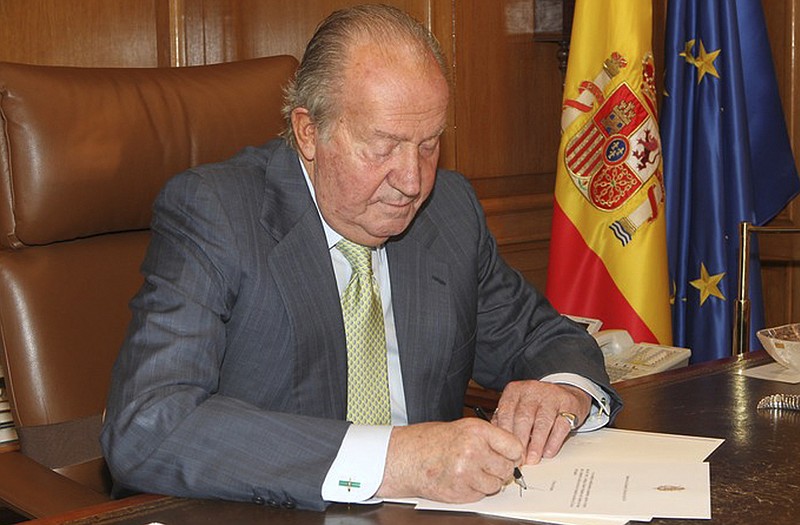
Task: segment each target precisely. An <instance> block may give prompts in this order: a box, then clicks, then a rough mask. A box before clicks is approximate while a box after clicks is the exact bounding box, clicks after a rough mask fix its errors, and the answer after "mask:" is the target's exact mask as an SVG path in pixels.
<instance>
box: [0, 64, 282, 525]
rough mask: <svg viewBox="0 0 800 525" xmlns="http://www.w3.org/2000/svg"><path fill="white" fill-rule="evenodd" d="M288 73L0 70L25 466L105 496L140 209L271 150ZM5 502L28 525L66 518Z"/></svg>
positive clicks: (12, 367)
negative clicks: (253, 149) (105, 431)
mask: <svg viewBox="0 0 800 525" xmlns="http://www.w3.org/2000/svg"><path fill="white" fill-rule="evenodd" d="M296 65H297V62H296V60H295V59H294V58H292V57H288V56H283V57H270V58H264V59H254V60H248V61H242V62H235V63H228V64H219V65H213V66H197V67H188V68H175V69H169V68H158V69H157V68H136V69H134V68H128V69H123V68H112V69H110V68H69V67H54V66H31V65H22V64H8V63H6V64H2V63H0V124H2V127H3V128H2V133H0V337H1V338H2V339H1V343H2V357H1V358H0V364H2V366H3V368H4V370H5V374H6V386H7V389H8V394H9V398H10V401H11V406H12V413H13V415H14V418H15V422H16V425H17V429H18V433H19V435H20V453H21V454H22V455H24V456H27V457H29V458H32V459H34V460H36V461H37V462H38V463H40V464H42V465H44V466H46V467H48V468H50V469H55V470H56V471H58V472H60V473H61V474H63V476H66V477H67V478H70V479H72V480H73V481H77V482H78V483H80V484H82V485H86V486H88V487H91V488H92V489H93V490H94V491H96V492H97V495H98V497H100V498H105V497H107V496H105V495H106V494H107V493H108V490H109V489H110V486H109V479H108V477H107V473H106V471H105V468H104V463H103V461H102V458H101V455H100V448H99V445H98V443H97V436H98V435H99V420H100V416H101V414H102V411H103V407H104V406H105V399H106V393H107V391H108V387H109V378H110V370H111V366H112V364H113V362H114V359H115V357H116V353H117V350H118V348H119V346H120V344H121V343H122V340H123V336H124V332H125V328H126V326H127V323H128V321H129V318H130V314H129V312H128V309H127V302H128V300H129V299H130V298H131V297H132V296H133V294H134V293H135V291H136V289H137V288H138V287H139V286H140V284H141V277H140V275H139V273H138V267H139V264H140V262H141V260H142V257H143V255H144V251H145V249H146V245H147V242H148V232H147V228H148V224H149V221H150V214H151V211H150V207H151V203H152V201H153V199H154V197H155V195H156V193H157V192H158V191H159V189H160V188H161V186H162V185H163V183H164V182H165V181H166V180H167V179H168V178H169V177H170V176H172V175H174V174H175V173H177V172H179V171H182V170H184V169H186V168H188V167H190V166H193V165H196V164H200V163H205V162H212V161H216V160H222V159H224V158H226V157H229V156H230V155H232V154H233V153H234V152H236V151H237V150H239V149H240V148H242V147H244V146H245V145H257V144H261V143H263V142H266V141H267V140H269V139H270V138H273V137H274V136H275V135H276V134H277V132H278V131H279V130H280V129H281V127H282V125H283V122H282V118H281V115H280V107H281V105H282V88H283V85H284V84H285V83H286V80H287V79H288V78H289V76H290V75H291V74H292V73H293V72H294V69H295V68H296ZM20 453H9V454H20ZM2 456H6V454H0V498H4V499H9V498H11V497H13V494H11V492H13V488H12V489H7V488H6V487H3V486H2V485H3V480H4V479H5V480H6V481H9V482H10V483H17V484H18V485H19V486H25V483H24V482H19V481H17V480H16V479H15V478H17V477H18V474H17V473H18V471H19V470H20V468H19V467H18V466H17V467H14V468H15V469H16V470H15V472H17V473H15V474H12V475H11V479H9V476H6V475H4V474H3V468H4V465H5V463H8V461H6V460H7V458H6V459H4V458H3V457H2ZM18 461H19V458H16V459H14V460H13V462H14V464H16V463H17V462H18ZM4 462H5V463H4ZM34 470H36V469H34ZM37 472H38V474H37V475H41V473H40V472H39V471H38V470H37ZM61 482H63V480H61V481H60V483H61ZM36 486H37V487H41V482H40V481H37V484H36ZM38 490H44V489H43V488H39V489H38ZM9 491H11V492H9ZM60 493H61V494H62V495H63V494H68V493H69V491H65V490H63V488H62V489H61V490H60ZM40 496H42V495H40ZM48 497H50V498H53V497H58V495H49V496H48ZM89 499H91V497H89ZM79 500H80V501H79ZM75 502H76V503H77V505H84V504H86V500H81V499H80V498H77V499H76V500H75ZM7 503H8V504H9V505H11V506H12V507H14V508H17V509H18V510H20V511H22V512H24V513H26V514H28V515H32V516H38V515H42V513H44V514H47V513H52V512H56V511H59V510H66V509H69V508H71V507H72V506H76V504H75V503H72V504H71V503H70V502H69V501H64V502H63V505H58V504H53V503H52V501H50V502H49V503H48V504H47V505H44V506H41V507H37V506H36V505H37V504H36V503H35V502H33V503H25V502H13V501H8V502H7ZM26 505H27V506H26ZM61 506H63V508H59V507H61Z"/></svg>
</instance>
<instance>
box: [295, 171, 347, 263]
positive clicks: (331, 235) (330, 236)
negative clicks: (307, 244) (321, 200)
mask: <svg viewBox="0 0 800 525" xmlns="http://www.w3.org/2000/svg"><path fill="white" fill-rule="evenodd" d="M298 158H299V157H298ZM299 160H300V168H301V169H302V170H303V178H305V180H306V185H307V186H308V191H309V192H311V199H312V200H313V201H314V206H315V207H316V208H317V215H319V220H320V221H322V229H323V230H324V231H325V239H326V240H327V241H328V250H330V249H331V248H333V247H334V246H336V243H337V242H339V241H341V240H342V239H343V237H342V235H341V234H340V233H339V232H337V231H336V230H334V229H333V228H331V227H330V225H329V224H328V223H327V222H325V217H323V216H322V213H321V212H320V211H319V205H318V204H317V193H316V192H315V191H314V185H313V184H312V183H311V177H309V176H308V171H306V165H305V164H304V163H303V159H299Z"/></svg>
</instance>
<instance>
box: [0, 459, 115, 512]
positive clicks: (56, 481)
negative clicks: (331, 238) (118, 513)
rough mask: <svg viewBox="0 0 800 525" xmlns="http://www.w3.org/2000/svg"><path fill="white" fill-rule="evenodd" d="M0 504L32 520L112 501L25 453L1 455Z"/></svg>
mask: <svg viewBox="0 0 800 525" xmlns="http://www.w3.org/2000/svg"><path fill="white" fill-rule="evenodd" d="M0 501H2V502H3V503H5V505H6V506H7V507H9V508H11V509H13V510H14V511H15V512H18V513H20V514H23V515H25V516H29V517H32V518H41V517H45V516H51V515H54V514H61V513H64V512H67V511H69V510H75V509H77V508H81V507H86V506H89V505H96V504H98V503H103V502H107V501H109V497H108V496H105V495H103V494H100V493H99V492H96V491H94V490H92V489H90V488H88V487H86V486H84V485H81V484H79V483H77V482H75V481H72V480H71V479H69V478H66V477H64V476H62V475H61V474H58V473H57V472H53V471H52V470H50V469H49V468H47V467H45V466H44V465H41V464H39V463H36V462H35V461H33V460H32V459H30V458H29V457H27V456H25V455H23V454H22V453H21V452H18V451H13V452H3V453H0Z"/></svg>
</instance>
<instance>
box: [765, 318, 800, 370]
mask: <svg viewBox="0 0 800 525" xmlns="http://www.w3.org/2000/svg"><path fill="white" fill-rule="evenodd" d="M756 335H757V336H758V340H759V341H761V344H762V345H763V346H764V350H766V351H767V353H768V354H769V355H770V356H771V357H772V359H774V360H775V361H776V362H778V363H780V364H781V365H783V366H785V367H786V368H790V369H792V370H794V371H796V372H800V323H792V324H786V325H783V326H776V327H775V328H764V329H763V330H759V331H758V332H756Z"/></svg>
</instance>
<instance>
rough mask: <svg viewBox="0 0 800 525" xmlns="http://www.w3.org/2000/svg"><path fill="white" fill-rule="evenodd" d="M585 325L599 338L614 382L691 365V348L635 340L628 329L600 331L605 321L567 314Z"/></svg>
mask: <svg viewBox="0 0 800 525" xmlns="http://www.w3.org/2000/svg"><path fill="white" fill-rule="evenodd" d="M567 317H569V318H570V319H572V320H573V321H576V322H577V323H578V324H581V325H583V326H585V327H586V329H587V330H588V331H589V333H590V334H592V335H593V336H594V338H595V339H596V340H597V344H598V345H599V346H600V350H602V351H603V356H604V357H605V360H606V372H608V377H609V378H610V379H611V382H612V383H616V382H617V381H624V380H626V379H633V378H635V377H641V376H646V375H650V374H655V373H656V372H664V371H665V370H672V369H673V368H680V367H683V366H686V365H688V364H689V358H690V357H691V355H692V351H691V350H689V349H688V348H680V347H677V346H666V345H658V344H651V343H634V342H633V339H632V338H631V336H630V334H629V333H628V332H626V331H625V330H600V326H602V321H599V320H597V319H589V318H585V317H576V316H572V315H568V316H567Z"/></svg>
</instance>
